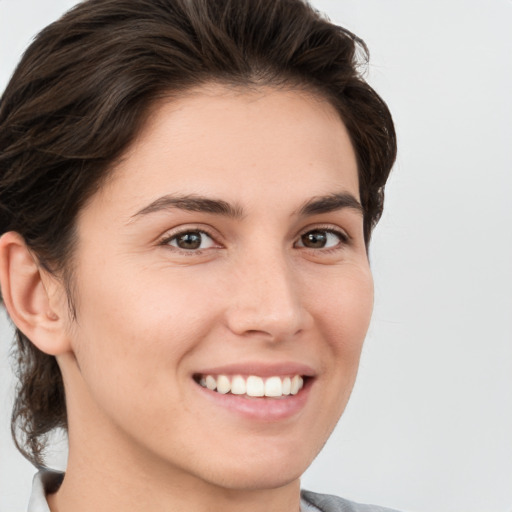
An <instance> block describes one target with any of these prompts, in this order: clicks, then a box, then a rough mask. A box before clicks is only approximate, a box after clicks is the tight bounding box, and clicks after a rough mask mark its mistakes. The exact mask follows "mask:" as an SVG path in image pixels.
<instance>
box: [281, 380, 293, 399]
mask: <svg viewBox="0 0 512 512" xmlns="http://www.w3.org/2000/svg"><path fill="white" fill-rule="evenodd" d="M291 390H292V379H290V377H285V378H284V379H283V395H289V394H290V393H291Z"/></svg>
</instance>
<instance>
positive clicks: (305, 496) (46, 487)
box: [28, 469, 396, 512]
mask: <svg viewBox="0 0 512 512" xmlns="http://www.w3.org/2000/svg"><path fill="white" fill-rule="evenodd" d="M63 479H64V473H59V472H57V471H50V470H47V469H43V470H41V471H39V472H38V473H37V474H36V475H35V477H34V482H33V484H32V495H31V496H30V501H29V505H28V512H50V508H49V507H48V502H47V501H46V494H49V493H53V492H56V491H57V490H58V488H59V487H60V484H61V483H62V480H63ZM300 512H396V511H393V510H391V509H389V508H383V507H377V506H375V505H361V504H360V503H354V502H353V501H348V500H345V499H343V498H338V497H337V496H330V495H328V494H317V493H315V492H310V491H302V492H301V500H300Z"/></svg>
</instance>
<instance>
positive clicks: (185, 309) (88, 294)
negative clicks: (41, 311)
mask: <svg viewBox="0 0 512 512" xmlns="http://www.w3.org/2000/svg"><path fill="white" fill-rule="evenodd" d="M121 270H122V269H121ZM121 270H120V269H116V270H114V269H112V268H110V269H109V272H104V273H102V275H98V273H97V272H96V275H95V276H94V277H93V276H90V279H86V278H84V279H83V281H82V285H81V286H79V290H80V306H79V308H78V322H77V327H76V329H75V331H76V333H77V335H76V336H75V339H74V343H75V351H76V353H77V354H78V356H79V357H80V358H82V359H84V362H83V364H84V365H87V364H88V362H89V361H90V363H91V365H92V364H94V368H95V369H96V370H93V369H92V368H91V371H96V373H99V372H100V369H99V367H100V366H106V365H108V367H109V371H110V373H111V374H112V373H114V372H118V373H119V374H121V375H120V377H122V376H123V375H122V374H123V373H124V374H126V369H127V368H129V367H130V366H132V365H133V367H134V368H135V367H138V368H140V369H141V371H139V372H137V373H138V378H141V377H142V376H143V375H144V374H143V372H142V368H144V367H145V366H151V367H153V368H157V367H166V366H169V367H171V366H174V365H175V363H176V361H177V360H179V359H181V358H182V357H184V356H185V355H186V354H187V352H189V351H191V350H193V348H194V343H195V341H196V340H197V339H198V338H199V339H200V338H201V336H204V335H205V334H206V333H207V332H208V331H209V329H210V328H211V324H212V322H213V321H214V319H215V317H216V315H217V312H216V309H215V308H218V304H219V301H218V300H216V297H215V293H212V289H213V290H214V289H215V288H214V287H213V284H212V285H210V284H209V283H208V278H207V277H206V276H204V278H200V279H194V280H191V279H189V278H188V277H187V276H188V275H187V272H186V271H185V269H179V271H175V272H171V271H169V270H162V271H158V272H155V271H154V270H151V271H149V270H144V269H142V270H139V271H138V272H133V273H129V275H126V272H122V271H121ZM84 275H85V276H86V274H85V273H84ZM210 279H211V278H210ZM205 291H207V293H205ZM79 362H80V361H79ZM98 362H99V363H98ZM132 370H133V368H132ZM84 371H85V368H84ZM155 375H156V372H154V371H148V372H146V374H145V376H144V378H145V379H147V380H148V382H149V381H151V380H152V379H153V378H154V376H155Z"/></svg>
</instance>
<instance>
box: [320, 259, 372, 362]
mask: <svg viewBox="0 0 512 512" xmlns="http://www.w3.org/2000/svg"><path fill="white" fill-rule="evenodd" d="M324 284H325V287H324V293H323V294H322V295H323V296H320V297H319V300H317V302H316V305H315V307H316V308H317V311H318V314H317V315H316V316H317V318H319V319H320V323H321V328H322V330H323V333H324V336H325V338H326V339H327V340H328V341H329V344H330V346H331V350H332V351H334V352H335V353H336V354H337V356H338V357H341V358H343V359H347V360H351V359H354V358H357V360H358V358H359V354H360V352H361V348H362V345H363V341H364V338H365V336H366V332H367V330H368V326H369V324H370V319H371V315H372V310H373V279H372V275H371V272H370V269H369V268H368V267H365V266H357V267H348V268H345V269H343V275H342V276H338V277H337V278H336V277H333V278H331V279H329V280H328V281H327V282H326V283H324Z"/></svg>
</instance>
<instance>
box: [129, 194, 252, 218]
mask: <svg viewBox="0 0 512 512" xmlns="http://www.w3.org/2000/svg"><path fill="white" fill-rule="evenodd" d="M174 208H178V209H180V210H186V211H189V212H206V213H213V214H215V215H222V216H225V217H231V218H233V219H240V218H242V217H243V215H244V213H243V209H242V207H241V206H239V205H236V204H234V205H233V204H230V203H228V202H227V201H224V200H222V199H213V198H209V197H204V196H200V195H196V194H189V195H165V196H162V197H159V198H158V199H155V201H153V202H151V203H150V204H148V205H147V206H145V207H144V208H142V210H139V211H138V212H137V213H136V214H135V215H133V216H132V217H131V219H132V220H134V219H136V218H137V217H141V216H144V215H148V214H150V213H155V212H159V211H162V210H170V209H174Z"/></svg>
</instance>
